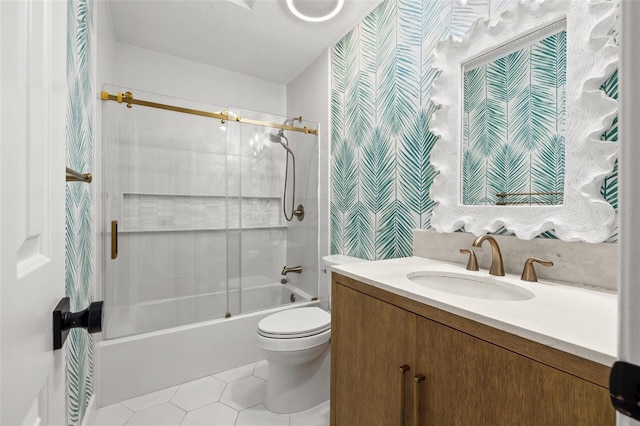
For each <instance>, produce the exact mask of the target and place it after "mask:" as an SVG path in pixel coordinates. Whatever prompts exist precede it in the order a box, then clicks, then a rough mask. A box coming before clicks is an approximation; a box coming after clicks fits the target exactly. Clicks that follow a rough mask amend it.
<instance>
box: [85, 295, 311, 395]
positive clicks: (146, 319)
mask: <svg viewBox="0 0 640 426" xmlns="http://www.w3.org/2000/svg"><path fill="white" fill-rule="evenodd" d="M291 294H294V297H295V298H296V302H295V303H292V302H291V301H290V298H291ZM221 298H223V299H222V301H223V303H222V302H221ZM308 299H309V296H308V295H306V294H304V293H302V292H300V291H299V290H297V289H295V288H293V287H290V286H289V285H282V284H272V285H268V286H262V287H257V288H252V289H248V290H244V291H243V292H242V293H241V294H240V293H238V292H235V293H233V292H231V293H230V295H229V300H230V304H229V306H230V309H231V312H232V313H233V312H237V311H238V310H239V309H238V308H239V306H240V305H241V306H242V310H243V311H245V312H247V311H253V312H251V313H246V314H238V315H232V316H231V318H220V316H221V312H220V311H214V310H213V309H212V307H218V308H220V307H224V308H223V311H222V312H226V295H220V294H208V295H203V296H197V297H188V298H180V299H172V300H163V301H158V302H153V303H145V304H139V305H137V306H134V307H130V308H128V311H125V310H123V309H120V310H119V311H118V310H113V311H111V312H110V313H108V314H107V324H106V326H107V327H106V328H105V330H106V331H107V332H109V327H111V329H110V330H111V331H110V332H109V334H110V335H111V336H113V335H114V333H116V332H118V333H122V334H125V335H126V334H132V333H142V334H136V335H130V336H128V337H120V338H115V339H111V340H103V341H101V342H99V343H98V344H97V345H96V346H97V354H96V355H97V362H96V365H98V366H99V373H98V377H97V382H98V387H99V392H98V398H99V406H105V405H109V404H113V403H115V402H119V401H123V400H126V399H129V398H133V397H136V396H139V395H144V394H147V393H149V392H153V391H157V390H160V389H164V388H167V387H171V386H174V385H177V384H181V383H184V382H188V381H191V380H194V379H197V378H200V377H204V376H207V375H211V374H215V373H218V372H221V371H225V370H228V369H231V368H234V367H239V366H241V365H245V364H249V363H251V362H256V361H258V360H260V356H259V355H258V351H257V349H256V343H255V339H256V337H255V336H256V330H257V326H258V322H259V321H260V320H261V319H262V318H264V317H266V316H267V315H270V314H272V313H274V312H277V311H280V310H283V309H290V308H293V307H301V306H309V305H314V304H318V302H317V301H309V300H308ZM280 305H281V306H280ZM274 306H277V307H274ZM212 312H215V313H212ZM206 315H215V316H217V317H218V318H217V319H211V320H208V321H203V320H204V319H206ZM118 321H120V322H118ZM168 324H188V325H181V326H178V327H173V328H168V329H164V330H160V331H151V332H144V330H150V329H155V330H158V329H159V328H162V327H161V326H162V325H168ZM117 327H121V329H119V330H118V329H117ZM122 334H120V335H122ZM116 335H117V334H116Z"/></svg>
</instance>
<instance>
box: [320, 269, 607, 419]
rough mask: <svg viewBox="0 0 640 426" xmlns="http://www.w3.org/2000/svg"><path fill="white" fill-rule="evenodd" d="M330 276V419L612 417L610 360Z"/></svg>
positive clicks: (356, 282) (338, 276) (336, 275)
mask: <svg viewBox="0 0 640 426" xmlns="http://www.w3.org/2000/svg"><path fill="white" fill-rule="evenodd" d="M332 281H333V283H332V313H331V314H332V324H331V330H332V331H331V411H330V413H331V425H333V426H357V425H363V426H365V425H366V426H372V425H381V426H382V425H384V426H386V425H402V424H405V425H407V426H417V425H442V426H449V425H473V426H476V425H479V426H485V425H486V426H501V425H509V426H510V425H514V426H515V425H517V426H520V425H532V426H533V425H535V426H543V425H549V426H562V425H572V426H573V425H575V426H589V425H611V426H612V425H614V424H615V416H614V410H613V408H612V406H611V403H610V402H609V393H608V389H607V387H606V386H607V380H608V373H609V367H607V366H604V365H601V364H597V363H595V362H592V361H589V360H585V359H582V358H579V357H577V356H575V355H571V354H567V353H564V352H561V351H558V350H556V349H553V348H549V347H546V346H544V345H541V344H539V343H536V342H532V341H529V340H526V339H522V338H520V337H517V336H513V335H511V334H509V333H506V332H503V331H500V330H496V329H493V328H491V327H488V326H485V325H482V324H479V323H476V322H474V321H471V320H468V319H465V318H462V317H459V316H457V315H453V314H450V313H447V312H444V311H441V310H439V309H436V308H433V307H428V306H426V305H423V304H420V303H418V302H415V301H412V300H410V299H406V298H403V297H401V296H397V295H395V294H392V293H389V292H386V291H384V290H380V289H378V288H375V287H372V286H369V285H366V284H363V283H360V282H358V281H355V280H352V279H350V278H346V277H343V276H341V275H338V274H335V273H334V274H333V280H332ZM416 311H417V312H416ZM403 365H406V366H408V367H409V370H408V371H406V372H405V373H401V366H403ZM416 375H424V377H425V379H424V380H423V381H421V382H416V381H415V380H414V378H415V376H416ZM403 394H404V395H403ZM416 403H417V404H416ZM416 408H417V410H416ZM402 419H404V423H403V422H402Z"/></svg>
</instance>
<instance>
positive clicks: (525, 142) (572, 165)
mask: <svg viewBox="0 0 640 426" xmlns="http://www.w3.org/2000/svg"><path fill="white" fill-rule="evenodd" d="M614 12H615V5H612V4H606V3H605V2H603V3H597V4H596V3H591V2H588V1H584V0H547V1H545V2H543V3H538V2H526V3H522V2H521V3H518V4H517V5H515V6H514V7H513V8H512V9H510V10H508V11H506V12H505V13H504V14H503V15H502V16H501V17H500V19H498V20H497V21H495V22H494V23H491V24H490V23H489V21H488V20H486V19H480V20H478V21H476V23H474V24H473V25H472V27H471V28H470V30H469V31H468V32H467V34H466V35H465V37H464V40H463V41H461V42H456V41H453V40H452V39H447V40H444V41H442V42H440V43H439V44H438V46H437V47H436V49H435V52H434V59H433V67H434V68H436V69H438V70H439V71H440V75H439V77H438V79H437V80H436V81H435V82H434V85H433V89H432V101H433V102H434V104H436V105H438V106H439V109H438V110H437V111H436V112H435V113H434V114H433V116H432V118H431V122H430V128H431V131H432V132H433V133H434V134H436V135H437V136H439V140H438V142H437V143H436V145H435V147H434V149H433V151H432V153H431V162H432V164H433V166H434V168H435V169H436V170H437V171H438V172H439V174H438V176H436V178H435V180H434V182H433V184H432V186H431V188H430V195H431V198H432V199H433V200H434V201H436V202H437V203H438V204H437V206H436V207H435V209H434V211H433V215H432V218H431V225H432V226H433V227H434V228H435V229H436V230H437V231H439V232H454V231H456V230H458V229H460V228H461V227H464V229H465V230H466V231H468V232H472V233H473V234H476V235H481V234H485V233H492V232H496V231H497V230H499V229H500V228H501V227H504V228H506V229H507V230H508V231H511V232H513V233H514V234H515V235H516V236H517V237H518V238H521V239H531V238H533V237H535V236H537V235H539V234H540V233H542V232H545V231H548V230H554V232H555V234H556V236H557V237H558V238H560V239H562V240H565V241H588V242H601V241H604V240H606V239H607V238H608V237H609V236H610V234H611V231H612V228H613V226H614V222H615V212H614V209H613V207H611V205H609V204H608V203H607V202H606V201H605V200H604V199H603V198H602V196H601V195H600V186H601V184H602V181H603V179H604V177H605V176H607V174H608V173H610V172H611V170H612V169H613V164H614V161H615V156H616V151H617V147H616V144H614V143H609V142H603V141H600V135H601V134H602V133H603V132H604V131H605V130H606V129H607V128H608V127H609V126H610V125H611V122H612V120H613V118H614V117H615V114H616V111H617V103H616V101H615V100H613V99H611V98H609V97H607V96H606V95H605V94H604V92H602V91H601V90H600V85H601V84H602V83H603V82H604V81H605V80H606V78H607V77H608V76H610V75H611V73H612V72H613V71H614V70H615V67H616V66H617V47H616V46H615V44H614V43H613V40H612V39H611V37H609V34H608V32H609V30H610V29H611V28H612V27H613V25H614V23H615V15H614Z"/></svg>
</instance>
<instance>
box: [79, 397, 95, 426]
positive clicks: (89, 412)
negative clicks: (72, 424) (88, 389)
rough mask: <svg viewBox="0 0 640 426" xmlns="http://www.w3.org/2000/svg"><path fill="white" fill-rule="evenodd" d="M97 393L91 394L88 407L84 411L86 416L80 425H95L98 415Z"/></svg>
mask: <svg viewBox="0 0 640 426" xmlns="http://www.w3.org/2000/svg"><path fill="white" fill-rule="evenodd" d="M96 401H97V398H96V394H95V393H94V394H93V395H91V398H90V399H89V404H87V409H86V411H85V412H84V418H83V419H82V423H80V426H93V425H94V424H95V423H96V417H97V416H98V404H97V402H96Z"/></svg>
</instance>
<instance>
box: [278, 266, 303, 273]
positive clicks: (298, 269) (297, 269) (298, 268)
mask: <svg viewBox="0 0 640 426" xmlns="http://www.w3.org/2000/svg"><path fill="white" fill-rule="evenodd" d="M289 272H295V273H296V274H299V273H301V272H302V266H292V267H291V268H287V267H286V266H285V267H284V268H282V272H280V275H287V274H288V273H289Z"/></svg>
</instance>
